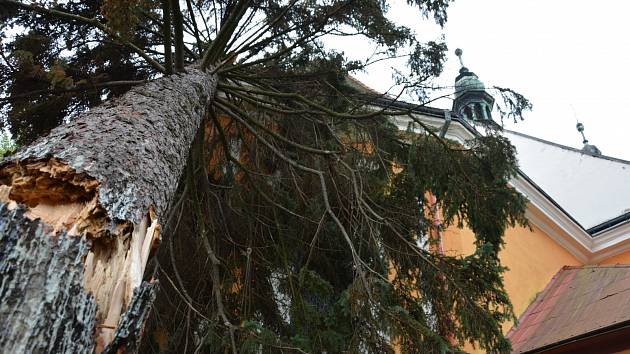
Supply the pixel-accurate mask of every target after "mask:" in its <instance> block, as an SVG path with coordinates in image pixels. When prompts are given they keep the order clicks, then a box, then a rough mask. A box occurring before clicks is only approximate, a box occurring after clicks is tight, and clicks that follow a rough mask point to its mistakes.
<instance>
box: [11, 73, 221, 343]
mask: <svg viewBox="0 0 630 354" xmlns="http://www.w3.org/2000/svg"><path fill="white" fill-rule="evenodd" d="M216 81H217V80H216V76H214V75H210V74H207V73H204V72H202V71H200V70H198V69H195V68H189V69H188V70H187V72H185V73H181V74H177V75H172V76H167V77H164V78H160V79H158V80H155V81H153V82H150V83H147V84H145V85H142V86H139V87H136V88H133V89H132V90H130V91H129V92H128V93H126V94H125V95H123V96H122V97H120V98H119V99H117V100H115V101H113V102H110V103H106V104H104V105H102V106H100V107H98V108H95V109H92V110H91V111H89V112H86V113H84V114H82V115H80V116H79V117H77V118H76V119H74V120H73V121H72V122H70V123H69V124H65V125H62V126H60V127H57V128H55V129H54V130H52V131H51V132H50V134H48V136H46V137H44V138H41V139H39V140H37V141H36V142H35V143H33V144H32V145H31V146H29V147H27V148H25V149H23V150H22V151H19V152H18V153H16V154H15V155H13V156H11V157H9V158H8V159H5V160H4V161H2V163H1V164H0V200H1V201H2V202H3V203H4V205H3V206H2V207H0V352H3V353H18V352H20V353H22V352H29V353H30V352H33V353H37V352H40V353H44V352H55V353H61V352H63V353H76V352H91V351H94V350H95V351H96V352H99V353H100V352H103V351H104V352H108V353H115V352H118V351H127V352H129V351H133V350H134V349H135V345H136V344H137V341H138V339H139V336H140V332H141V331H142V326H143V323H144V319H145V318H146V314H147V313H148V310H149V308H150V305H151V302H152V300H153V298H154V286H153V284H151V283H150V282H142V279H143V273H144V268H145V266H146V263H147V260H148V257H149V254H150V253H151V251H152V249H153V248H155V247H156V246H157V243H158V242H159V237H160V236H159V233H160V227H161V226H160V223H161V222H163V221H164V220H165V215H166V213H167V210H168V208H169V203H171V201H172V199H173V195H174V194H175V191H176V188H177V183H178V181H179V178H180V176H181V174H182V172H183V170H184V167H185V164H186V159H187V157H188V154H189V150H190V146H191V143H192V141H193V138H194V137H195V134H196V132H197V130H198V129H199V127H200V125H201V122H202V120H203V117H204V115H205V113H206V110H207V107H208V106H209V103H211V101H212V99H213V97H214V93H215V89H216ZM37 219H39V220H37Z"/></svg>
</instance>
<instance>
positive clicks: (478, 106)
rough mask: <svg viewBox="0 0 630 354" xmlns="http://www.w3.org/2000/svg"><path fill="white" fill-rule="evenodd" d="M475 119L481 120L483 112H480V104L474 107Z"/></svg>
mask: <svg viewBox="0 0 630 354" xmlns="http://www.w3.org/2000/svg"><path fill="white" fill-rule="evenodd" d="M475 119H479V120H483V119H484V116H483V111H482V110H481V103H477V104H476V105H475Z"/></svg>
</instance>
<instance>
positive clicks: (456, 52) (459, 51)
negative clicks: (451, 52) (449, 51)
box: [455, 48, 465, 68]
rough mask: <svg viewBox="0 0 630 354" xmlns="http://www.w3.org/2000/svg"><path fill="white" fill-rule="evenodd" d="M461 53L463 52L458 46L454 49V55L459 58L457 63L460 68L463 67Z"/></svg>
mask: <svg viewBox="0 0 630 354" xmlns="http://www.w3.org/2000/svg"><path fill="white" fill-rule="evenodd" d="M462 54H464V51H463V50H461V49H459V48H457V49H455V55H457V57H458V58H459V64H460V65H461V66H462V68H465V66H464V61H463V60H462Z"/></svg>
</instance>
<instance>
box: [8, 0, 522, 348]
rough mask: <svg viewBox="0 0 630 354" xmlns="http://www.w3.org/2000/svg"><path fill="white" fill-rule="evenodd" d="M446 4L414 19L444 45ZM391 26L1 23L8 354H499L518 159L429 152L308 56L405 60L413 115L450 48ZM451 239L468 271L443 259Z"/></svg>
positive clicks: (29, 14)
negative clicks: (339, 47)
mask: <svg viewBox="0 0 630 354" xmlns="http://www.w3.org/2000/svg"><path fill="white" fill-rule="evenodd" d="M448 3H449V1H448V0H412V1H409V4H410V5H413V6H414V7H415V8H416V9H417V10H418V16H419V17H424V18H426V19H428V18H432V19H433V20H434V21H436V22H437V23H438V24H440V25H443V24H444V23H445V21H446V18H447V17H446V10H447V7H448ZM389 5H390V4H388V3H387V2H384V1H375V0H343V1H337V0H332V1H303V2H301V1H297V0H290V1H275V0H270V1H252V0H212V1H207V0H186V1H178V0H162V1H155V0H142V1H141V0H105V1H102V0H88V1H48V0H42V1H39V2H32V3H31V2H27V1H16V0H0V21H1V22H0V33H1V37H2V39H3V41H2V48H1V50H0V52H1V53H2V58H1V60H2V63H3V64H2V66H0V77H1V79H2V80H1V82H2V84H1V86H0V87H1V90H2V96H0V105H2V106H1V107H2V108H1V111H0V112H2V118H3V119H2V122H3V124H4V126H5V127H6V128H7V129H9V130H10V131H11V133H12V134H13V136H14V137H15V138H16V140H17V143H18V145H20V146H21V148H20V149H19V150H18V151H17V152H16V153H14V154H11V155H9V156H8V157H6V158H5V159H4V160H3V161H2V163H1V164H0V184H1V186H0V199H1V200H2V201H3V205H2V207H0V245H1V247H0V274H1V278H0V300H1V302H0V323H2V332H1V333H2V335H1V336H0V348H2V351H6V352H90V351H96V352H99V353H100V352H106V353H115V352H118V351H121V350H123V351H129V352H133V351H138V350H139V351H141V352H191V353H206V352H207V353H215V352H216V353H226V352H227V353H249V352H251V353H261V352H262V353H278V352H284V353H300V352H307V353H323V352H326V353H341V352H361V353H366V352H369V353H388V352H394V350H396V349H400V350H402V352H405V353H415V352H418V353H444V352H457V351H460V350H462V347H463V345H464V344H465V343H466V342H471V343H475V344H476V345H478V346H480V347H481V348H484V349H486V350H489V351H492V352H501V353H506V352H509V350H510V345H509V342H508V341H507V339H506V338H505V337H504V335H503V334H502V332H501V324H502V323H503V322H504V321H506V320H511V319H513V317H514V315H513V312H512V308H511V305H510V302H509V299H508V297H507V294H506V292H505V289H504V287H503V281H502V273H503V272H504V271H505V268H504V267H503V266H502V265H501V263H500V261H499V259H498V253H499V252H500V250H501V247H502V245H503V241H502V235H503V232H504V231H505V229H506V228H507V227H508V226H510V225H515V224H526V220H525V218H524V210H525V202H526V201H525V199H524V198H523V197H522V196H521V195H519V194H518V193H517V192H516V191H515V190H514V189H512V188H510V187H509V186H508V182H509V180H510V178H512V177H513V176H514V175H515V174H516V173H517V163H516V157H515V152H514V148H513V147H512V145H510V143H509V142H508V141H507V140H506V139H505V138H503V137H501V136H500V134H498V132H497V131H496V130H494V129H488V131H487V132H486V133H485V134H483V135H480V136H479V137H478V138H477V139H476V140H474V141H471V142H469V143H468V144H467V145H466V146H461V145H459V144H457V143H455V142H452V141H449V140H446V139H443V138H440V137H439V136H437V135H436V133H435V132H434V130H433V129H432V128H431V127H428V126H426V125H425V124H424V123H423V121H422V120H420V119H418V113H419V112H421V111H422V104H419V105H411V106H408V107H406V108H404V109H402V108H398V107H399V105H396V104H395V101H396V98H395V97H389V96H388V97H385V99H384V98H383V97H382V96H380V95H376V94H374V93H372V92H369V91H365V90H362V89H359V88H357V85H355V84H353V83H352V80H351V79H349V74H350V73H352V72H353V71H356V70H362V69H365V68H366V67H367V66H368V65H369V63H370V62H372V61H373V60H374V59H375V58H371V59H370V60H366V61H351V60H348V59H347V58H346V56H345V55H344V54H343V53H339V52H336V51H333V50H328V49H326V46H325V44H324V42H323V41H324V40H325V38H326V36H344V37H348V36H350V37H351V36H361V37H363V38H367V39H369V40H370V41H371V42H372V43H374V44H375V45H376V46H377V48H378V49H379V50H378V53H379V55H380V57H379V58H387V57H396V56H398V55H400V54H405V55H408V63H407V67H406V68H405V69H404V70H399V71H397V72H396V75H397V81H398V82H399V83H400V84H401V85H403V87H404V90H406V91H407V92H409V93H410V94H412V95H416V96H415V97H418V98H422V97H426V96H427V95H428V94H429V92H427V91H426V89H425V87H427V85H426V83H427V82H429V81H430V80H431V79H432V78H435V77H436V76H437V75H439V74H440V72H441V70H442V64H443V61H444V58H445V52H446V50H447V47H446V45H445V44H444V43H439V42H422V41H420V39H419V38H418V37H417V36H416V35H415V34H414V33H413V31H411V30H410V29H409V28H406V27H403V26H399V25H397V24H396V23H394V22H392V21H390V20H389V19H388V18H387V16H386V13H387V8H388V6H389ZM502 92H504V93H507V94H508V96H506V102H509V103H511V104H512V107H508V108H510V110H505V111H504V113H505V114H513V113H517V114H521V112H522V109H523V108H526V107H527V106H528V102H527V101H526V100H524V98H522V97H521V96H518V95H515V94H514V93H512V92H511V91H509V90H506V89H504V91H502ZM509 95H511V96H509ZM383 102H385V103H383ZM508 106H509V105H508ZM393 117H406V118H408V119H409V120H410V121H411V122H413V124H412V125H413V126H415V128H417V129H416V130H413V131H411V130H410V131H406V132H402V131H399V130H398V129H397V127H396V126H395V125H394V124H393V123H392V118H393ZM434 198H437V200H438V204H437V205H435V204H434V203H432V200H434ZM438 207H439V208H438ZM438 213H439V214H440V215H439V216H440V217H441V219H442V223H441V224H440V225H436V224H435V223H434V222H433V220H434V219H435V218H436V217H438V215H437V214H438ZM450 226H452V227H457V226H459V227H464V226H465V227H469V228H471V229H472V230H473V231H474V233H475V236H476V243H475V244H476V251H475V252H474V253H473V254H472V255H469V256H466V257H450V256H446V255H444V254H441V253H440V252H438V251H437V249H436V247H435V245H436V244H437V242H439V237H440V229H441V228H443V227H450Z"/></svg>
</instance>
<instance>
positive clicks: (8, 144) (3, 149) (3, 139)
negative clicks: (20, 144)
mask: <svg viewBox="0 0 630 354" xmlns="http://www.w3.org/2000/svg"><path fill="white" fill-rule="evenodd" d="M16 148H17V145H16V144H15V141H13V139H11V136H10V135H9V134H8V133H7V132H2V134H1V135H0V158H1V157H4V156H6V155H8V154H11V153H12V152H14V151H15V149H16Z"/></svg>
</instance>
